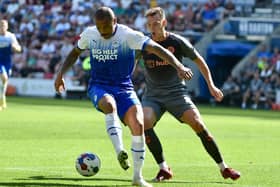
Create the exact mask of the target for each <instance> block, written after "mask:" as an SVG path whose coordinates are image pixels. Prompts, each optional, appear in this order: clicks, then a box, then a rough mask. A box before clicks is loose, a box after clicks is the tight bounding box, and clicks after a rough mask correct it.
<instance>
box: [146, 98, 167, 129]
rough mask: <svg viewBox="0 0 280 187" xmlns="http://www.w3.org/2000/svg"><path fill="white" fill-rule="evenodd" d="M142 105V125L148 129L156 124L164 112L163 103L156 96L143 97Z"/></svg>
mask: <svg viewBox="0 0 280 187" xmlns="http://www.w3.org/2000/svg"><path fill="white" fill-rule="evenodd" d="M142 106H143V111H144V127H145V130H146V129H150V128H152V127H153V126H155V125H156V123H157V121H159V120H160V118H161V116H162V115H163V113H164V112H165V110H164V108H163V105H162V104H161V103H160V102H159V101H158V99H157V97H145V96H144V97H143V99H142Z"/></svg>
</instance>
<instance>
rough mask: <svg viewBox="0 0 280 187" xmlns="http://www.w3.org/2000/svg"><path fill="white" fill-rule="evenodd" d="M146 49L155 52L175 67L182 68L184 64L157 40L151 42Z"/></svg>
mask: <svg viewBox="0 0 280 187" xmlns="http://www.w3.org/2000/svg"><path fill="white" fill-rule="evenodd" d="M145 50H146V51H148V52H152V53H154V54H155V55H157V56H158V57H160V58H161V59H163V60H165V61H166V62H168V63H169V64H170V65H172V66H173V67H174V68H175V69H180V68H182V66H184V65H183V64H182V63H181V62H180V61H178V60H177V58H176V57H175V56H174V55H173V54H172V53H171V52H170V51H169V50H167V49H165V48H164V47H162V46H160V45H159V44H157V43H155V42H149V43H148V44H147V46H146V48H145Z"/></svg>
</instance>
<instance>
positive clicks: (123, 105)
mask: <svg viewBox="0 0 280 187" xmlns="http://www.w3.org/2000/svg"><path fill="white" fill-rule="evenodd" d="M95 23H96V25H95V26H91V27H88V28H86V29H85V30H84V31H83V32H82V33H81V35H80V39H79V40H78V44H77V46H76V47H74V48H73V50H72V51H71V52H70V53H69V55H68V56H67V57H66V59H65V62H64V63H63V65H62V67H61V69H60V70H59V72H58V73H57V77H56V80H55V89H56V91H57V92H61V91H62V90H64V89H65V87H64V86H65V85H64V80H63V75H64V74H65V73H66V72H67V70H68V69H69V68H70V67H71V66H72V65H73V64H74V63H75V62H76V60H77V58H78V56H79V55H80V54H81V53H82V52H83V51H85V50H89V51H90V64H91V73H90V74H91V77H90V80H89V85H88V95H89V97H90V99H91V101H92V103H93V105H94V106H95V107H96V108H97V109H98V110H99V111H101V112H103V113H104V114H105V123H106V129H107V133H108V135H109V137H110V139H111V141H112V144H113V146H114V149H115V151H116V155H117V158H118V161H119V163H120V165H121V167H122V168H123V169H125V170H126V169H128V168H129V162H128V154H127V152H126V151H125V149H124V145H123V141H122V128H121V125H120V122H119V121H118V118H119V119H120V120H121V121H122V122H123V123H124V124H125V125H127V126H128V127H129V129H130V132H131V135H132V143H131V152H132V159H133V165H134V167H133V170H134V172H133V173H134V174H133V179H132V184H133V185H136V186H151V185H150V184H149V183H147V182H146V181H145V180H144V179H143V176H142V167H143V164H144V157H145V138H144V118H143V110H142V106H141V103H140V101H139V99H138V98H137V96H136V93H135V91H134V89H133V84H132V80H131V78H132V72H133V69H134V65H135V62H134V59H135V50H145V51H149V52H152V53H155V54H156V55H157V56H160V57H161V58H162V59H165V60H166V61H167V62H168V63H170V64H171V65H172V66H173V67H174V68H175V69H176V70H177V73H178V75H179V76H180V77H181V78H182V79H190V78H191V77H192V71H191V70H190V69H189V68H186V67H184V66H183V65H182V64H181V63H180V62H179V61H178V60H177V59H176V58H175V56H174V55H173V54H172V53H171V52H169V51H168V50H166V49H164V48H163V47H161V46H160V45H158V44H157V43H156V42H154V41H153V40H151V39H149V38H148V37H146V36H144V35H143V34H142V33H139V32H137V31H134V30H132V29H130V28H129V27H127V26H125V25H122V24H117V22H116V17H115V15H114V13H113V11H112V10H111V9H110V8H108V7H100V8H99V9H97V11H96V13H95Z"/></svg>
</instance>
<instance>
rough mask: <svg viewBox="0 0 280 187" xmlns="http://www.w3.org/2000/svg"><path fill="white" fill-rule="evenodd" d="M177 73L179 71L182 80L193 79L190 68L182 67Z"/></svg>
mask: <svg viewBox="0 0 280 187" xmlns="http://www.w3.org/2000/svg"><path fill="white" fill-rule="evenodd" d="M177 71H178V76H179V77H180V78H181V79H184V80H190V79H191V78H192V77H193V72H192V70H191V69H190V68H187V67H185V66H182V67H180V69H178V70H177Z"/></svg>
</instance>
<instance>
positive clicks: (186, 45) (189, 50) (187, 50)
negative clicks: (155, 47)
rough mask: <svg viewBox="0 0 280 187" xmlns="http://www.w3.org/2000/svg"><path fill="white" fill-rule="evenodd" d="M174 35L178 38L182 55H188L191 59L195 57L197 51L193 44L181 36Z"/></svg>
mask: <svg viewBox="0 0 280 187" xmlns="http://www.w3.org/2000/svg"><path fill="white" fill-rule="evenodd" d="M176 37H177V39H178V40H179V43H180V48H181V50H182V52H183V55H184V57H188V58H190V59H191V60H194V59H196V58H197V54H198V52H197V51H196V49H195V48H194V47H193V45H192V44H191V43H190V42H189V41H188V40H187V39H185V38H183V37H181V36H178V35H176Z"/></svg>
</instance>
